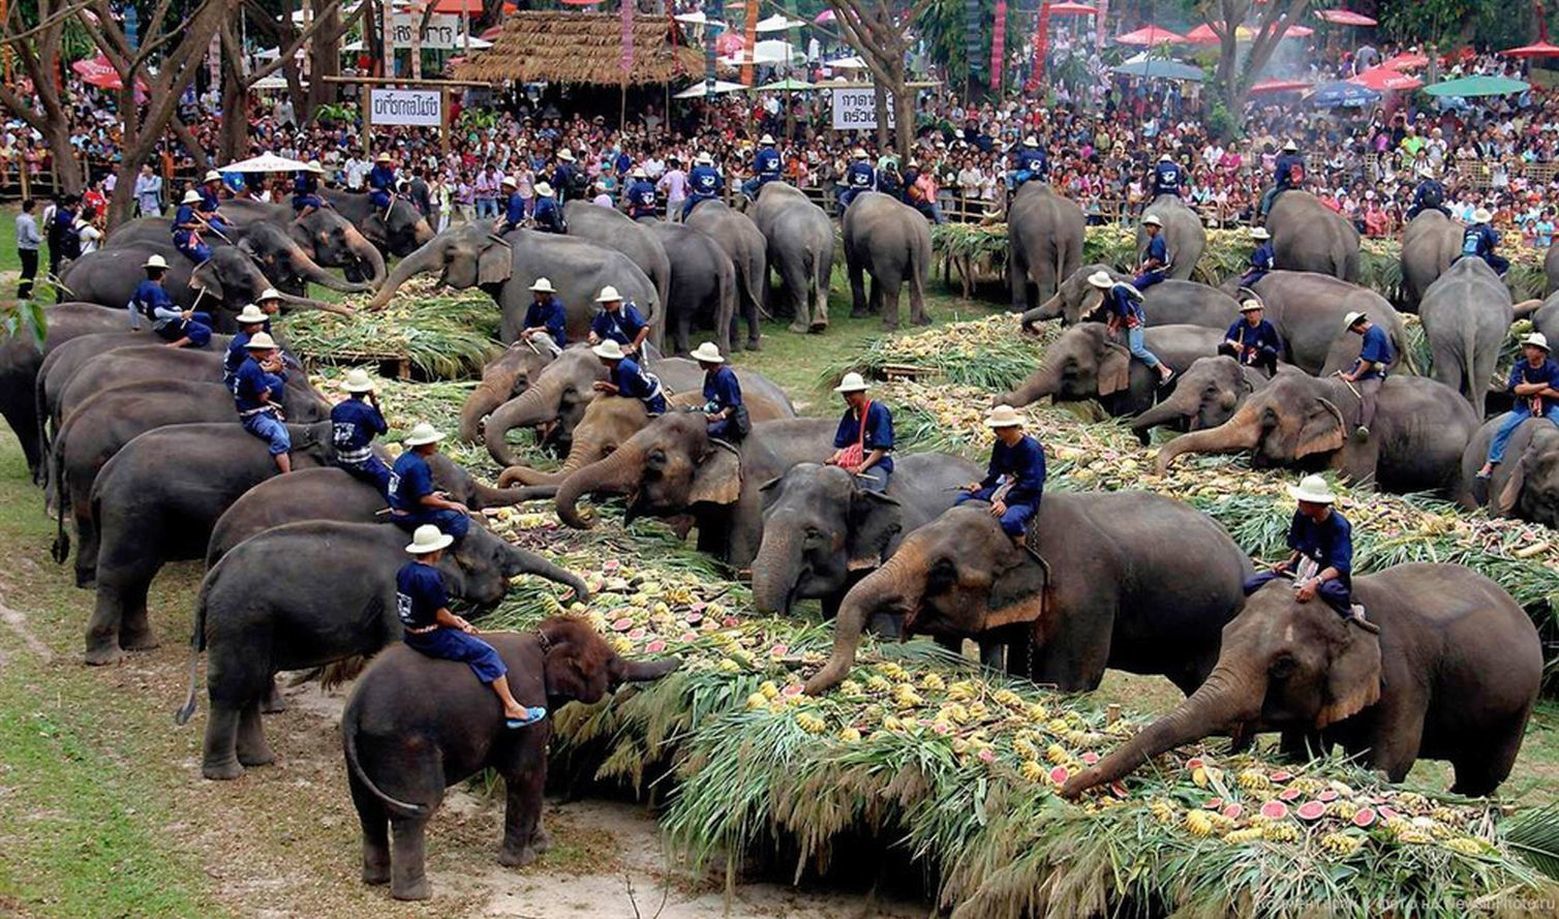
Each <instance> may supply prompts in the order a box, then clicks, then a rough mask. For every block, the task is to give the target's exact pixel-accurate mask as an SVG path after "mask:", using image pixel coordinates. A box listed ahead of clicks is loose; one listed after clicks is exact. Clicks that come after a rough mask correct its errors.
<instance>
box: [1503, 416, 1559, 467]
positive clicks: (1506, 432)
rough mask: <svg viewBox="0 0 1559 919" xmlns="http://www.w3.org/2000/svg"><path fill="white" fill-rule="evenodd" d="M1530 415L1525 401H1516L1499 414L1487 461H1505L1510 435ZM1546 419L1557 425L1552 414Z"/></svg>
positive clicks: (1557, 422)
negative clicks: (1514, 404)
mask: <svg viewBox="0 0 1559 919" xmlns="http://www.w3.org/2000/svg"><path fill="white" fill-rule="evenodd" d="M1531 417H1532V410H1531V409H1529V408H1527V407H1526V403H1524V402H1518V403H1516V407H1515V408H1514V409H1512V410H1511V411H1508V412H1506V413H1505V414H1503V415H1501V416H1500V419H1499V427H1498V428H1497V429H1496V430H1495V431H1494V439H1493V440H1491V441H1489V462H1490V463H1494V464H1499V463H1503V462H1504V461H1505V447H1506V446H1507V445H1509V443H1510V435H1512V434H1514V433H1516V428H1519V427H1521V423H1522V422H1523V421H1526V420H1527V419H1528V418H1531ZM1547 417H1548V420H1549V421H1551V422H1553V423H1554V424H1555V425H1559V419H1555V418H1554V416H1553V415H1549V416H1547Z"/></svg>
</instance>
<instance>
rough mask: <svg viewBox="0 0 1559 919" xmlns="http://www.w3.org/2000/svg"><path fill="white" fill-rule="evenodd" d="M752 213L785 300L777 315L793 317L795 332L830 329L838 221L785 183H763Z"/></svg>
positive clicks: (770, 266)
mask: <svg viewBox="0 0 1559 919" xmlns="http://www.w3.org/2000/svg"><path fill="white" fill-rule="evenodd" d="M701 207H702V206H700V208H701ZM751 214H752V219H753V223H755V224H757V226H758V231H759V232H761V233H762V234H763V236H764V239H765V240H767V242H768V259H767V262H768V267H769V268H770V269H772V270H773V271H774V272H775V273H776V274H778V275H779V280H780V293H781V294H782V295H783V299H782V300H780V301H779V303H780V304H781V308H780V309H779V310H778V314H785V313H787V312H788V313H789V315H790V316H791V323H790V330H791V331H792V332H821V331H822V330H823V329H825V328H827V327H828V284H829V279H830V278H831V277H832V276H833V273H834V222H833V221H832V220H830V219H829V217H828V214H827V213H826V212H825V211H824V210H823V209H822V208H820V207H818V206H817V205H816V204H813V203H812V200H811V199H810V198H808V197H807V196H806V195H805V194H803V193H802V192H801V191H800V190H799V189H797V188H795V187H794V186H792V185H787V184H785V183H784V182H766V183H764V186H763V189H762V190H761V191H759V192H758V201H757V203H756V204H755V205H754V206H753V208H752V210H751ZM767 286H768V279H767V278H765V279H764V287H765V288H767Z"/></svg>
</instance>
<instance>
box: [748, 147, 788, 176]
mask: <svg viewBox="0 0 1559 919" xmlns="http://www.w3.org/2000/svg"><path fill="white" fill-rule="evenodd" d="M783 169H784V164H783V161H781V160H780V155H779V151H778V150H776V149H774V148H773V147H764V148H763V149H761V150H759V151H758V155H757V156H756V157H754V158H753V163H752V171H753V172H756V173H757V174H758V178H760V179H763V180H765V181H772V180H774V179H777V178H779V177H780V173H781V172H782V171H783Z"/></svg>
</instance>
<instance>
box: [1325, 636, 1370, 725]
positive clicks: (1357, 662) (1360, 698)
mask: <svg viewBox="0 0 1559 919" xmlns="http://www.w3.org/2000/svg"><path fill="white" fill-rule="evenodd" d="M1324 614H1325V615H1331V610H1330V609H1327V610H1325V611H1324ZM1343 628H1344V630H1345V633H1346V635H1347V637H1346V639H1345V640H1344V641H1343V642H1342V644H1341V645H1340V646H1338V647H1334V648H1333V650H1332V656H1331V662H1330V664H1331V665H1330V666H1329V667H1328V668H1327V671H1326V682H1325V685H1324V686H1323V687H1322V692H1323V694H1324V696H1325V697H1324V698H1323V700H1322V705H1321V711H1320V712H1319V713H1317V714H1316V716H1315V726H1316V727H1318V728H1324V727H1326V726H1327V725H1329V724H1335V723H1336V722H1338V721H1341V720H1343V719H1344V718H1349V717H1352V716H1353V715H1356V714H1358V713H1359V712H1360V711H1362V710H1364V709H1365V708H1368V707H1369V706H1371V705H1374V704H1375V703H1376V702H1379V701H1380V640H1379V639H1377V638H1376V637H1375V636H1374V635H1372V634H1370V633H1368V632H1366V631H1364V630H1363V629H1361V628H1358V627H1356V626H1352V625H1347V626H1344V627H1343Z"/></svg>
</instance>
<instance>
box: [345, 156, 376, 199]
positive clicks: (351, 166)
mask: <svg viewBox="0 0 1559 919" xmlns="http://www.w3.org/2000/svg"><path fill="white" fill-rule="evenodd" d="M372 168H373V167H372V166H370V165H369V164H368V161H367V160H366V159H362V158H359V157H358V155H357V151H356V150H353V151H352V155H351V156H349V157H347V161H346V187H347V189H348V190H350V191H362V190H363V180H364V179H366V178H367V177H368V172H369V170H371V169H372Z"/></svg>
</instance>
